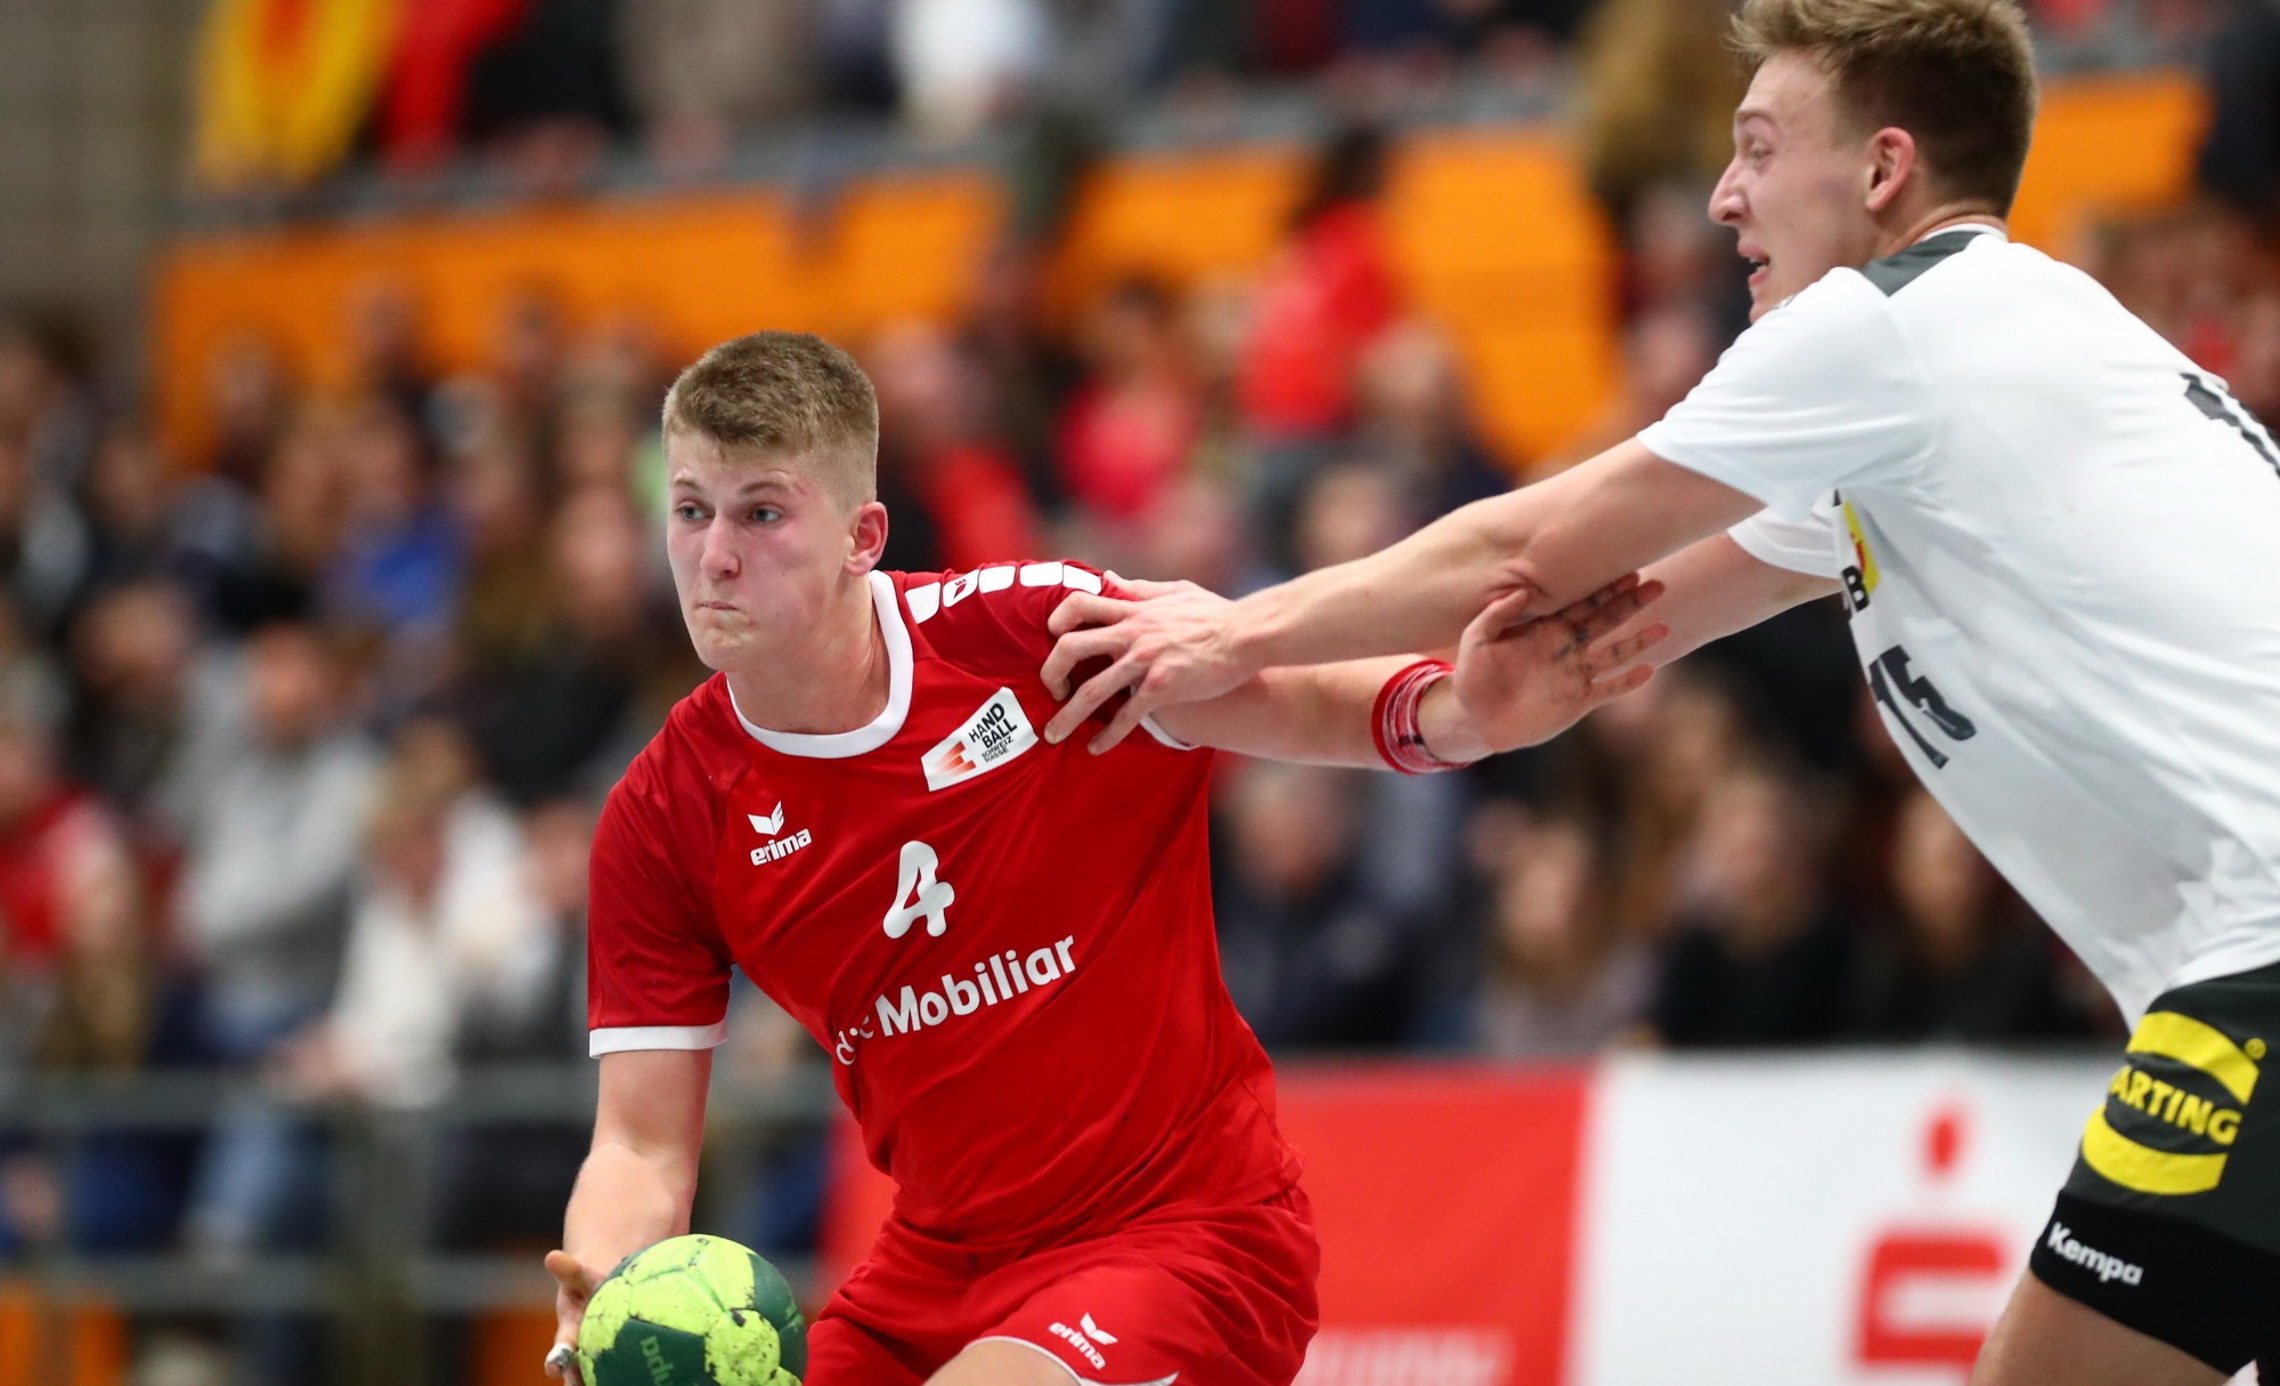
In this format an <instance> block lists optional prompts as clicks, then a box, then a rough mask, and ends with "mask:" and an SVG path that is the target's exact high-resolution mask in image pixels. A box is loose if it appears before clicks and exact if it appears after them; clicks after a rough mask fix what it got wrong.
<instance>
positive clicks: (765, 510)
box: [752, 505, 784, 525]
mask: <svg viewBox="0 0 2280 1386" xmlns="http://www.w3.org/2000/svg"><path fill="white" fill-rule="evenodd" d="M752 518H753V519H755V520H758V521H759V522H760V523H761V524H764V525H770V524H774V523H775V522H776V521H778V520H781V519H782V518H784V512H783V511H781V510H778V509H777V508H776V507H774V506H772V505H763V506H758V507H756V508H754V510H753V511H752Z"/></svg>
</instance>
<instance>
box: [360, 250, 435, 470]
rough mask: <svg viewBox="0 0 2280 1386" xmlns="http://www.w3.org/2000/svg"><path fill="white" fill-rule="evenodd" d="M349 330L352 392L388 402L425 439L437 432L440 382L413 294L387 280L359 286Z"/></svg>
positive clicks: (401, 284) (408, 289)
mask: <svg viewBox="0 0 2280 1386" xmlns="http://www.w3.org/2000/svg"><path fill="white" fill-rule="evenodd" d="M347 327H348V331H347V338H348V346H349V387H350V389H352V390H353V391H355V392H356V393H357V394H360V395H369V396H371V397H373V398H376V399H383V400H386V401H387V402H388V403H390V404H391V405H394V406H395V408H396V411H397V412H398V413H399V414H401V415H403V416H404V417H405V418H407V419H409V420H411V421H412V423H413V425H414V426H415V427H417V428H419V429H420V430H421V431H422V432H423V434H424V433H426V432H427V431H428V430H429V429H430V428H432V426H433V419H432V417H431V415H432V413H433V409H434V394H435V387H436V377H435V372H434V371H433V370H431V369H429V367H428V363H427V353H426V348H425V345H424V344H423V343H422V342H421V340H420V320H419V308H418V304H417V303H416V302H415V301H414V299H413V297H412V291H411V288H410V287H409V286H408V285H406V284H404V283H403V282H401V281H399V280H395V279H387V278H380V279H373V280H370V281H368V282H366V283H364V284H361V285H359V286H358V287H357V289H356V291H355V292H354V293H353V294H351V295H350V299H349V312H348V324H347ZM430 441H431V443H432V439H431V440H430Z"/></svg>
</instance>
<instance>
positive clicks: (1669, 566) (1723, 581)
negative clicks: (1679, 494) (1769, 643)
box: [1642, 534, 1839, 665]
mask: <svg viewBox="0 0 2280 1386" xmlns="http://www.w3.org/2000/svg"><path fill="white" fill-rule="evenodd" d="M1642 576H1644V577H1645V578H1647V579H1649V580H1659V581H1660V582H1662V584H1663V585H1664V587H1665V589H1666V591H1665V595H1664V597H1663V599H1662V600H1661V601H1660V602H1658V603H1657V604H1656V606H1655V609H1654V612H1653V614H1652V615H1651V616H1650V617H1647V618H1645V619H1651V620H1654V621H1659V622H1661V623H1662V624H1664V625H1666V626H1668V627H1669V628H1670V634H1669V635H1668V636H1666V637H1665V638H1664V639H1663V641H1662V643H1661V644H1659V645H1657V646H1656V647H1655V648H1654V651H1653V653H1652V655H1651V656H1650V659H1651V662H1653V663H1655V664H1657V665H1662V664H1668V663H1670V662H1671V661H1673V660H1675V659H1677V658H1679V657H1680V656H1681V655H1684V654H1688V653H1690V652H1692V651H1694V650H1697V649H1700V648H1701V647H1702V646H1704V645H1707V644H1709V643H1710V642H1711V641H1713V640H1720V639H1723V638H1725V637H1726V636H1729V635H1732V634H1733V633H1734V632H1736V631H1740V630H1747V629H1748V628H1749V627H1751V626H1754V625H1756V624H1757V623H1758V622H1760V621H1763V620H1765V619H1766V618H1767V617H1769V616H1774V615H1777V614H1779V613H1780V612H1783V611H1787V610H1788V609H1789V608H1791V607H1793V606H1796V605H1799V604H1800V603H1803V602H1808V601H1812V600H1814V599H1816V598H1820V597H1826V596H1830V595H1832V594H1834V593H1835V592H1837V591H1838V590H1839V589H1838V583H1837V582H1836V580H1835V579H1833V578H1823V577H1816V576H1814V575H1813V574H1810V573H1799V572H1794V571H1792V570H1790V569H1788V568H1779V567H1775V566H1774V565H1773V564H1770V563H1766V562H1763V561H1761V560H1759V559H1757V558H1756V557H1754V556H1752V555H1751V554H1750V553H1749V551H1748V550H1746V549H1744V548H1743V547H1742V546H1741V545H1739V544H1737V543H1735V542H1734V541H1733V540H1732V539H1731V538H1730V537H1728V536H1727V535H1724V534H1714V535H1712V536H1710V537H1709V538H1707V539H1703V540H1699V541H1697V542H1695V543H1693V544H1690V545H1688V546H1687V547H1686V548H1684V549H1681V550H1679V551H1678V552H1677V553H1674V554H1672V555H1671V556H1670V557H1668V558H1666V559H1664V560H1663V561H1662V562H1660V563H1657V564H1654V565H1653V566H1652V567H1649V568H1648V569H1647V570H1646V572H1645V573H1644V574H1642Z"/></svg>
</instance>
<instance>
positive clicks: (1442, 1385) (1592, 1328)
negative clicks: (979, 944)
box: [825, 1051, 2113, 1386]
mask: <svg viewBox="0 0 2280 1386" xmlns="http://www.w3.org/2000/svg"><path fill="white" fill-rule="evenodd" d="M2112 1068H2113V1061H2112V1060H2108V1059H2098V1058H2092V1057H2083V1058H2058V1059H2051V1058H2034V1059H2027V1058H2003V1057H1998V1056H1991V1055H1986V1054H1973V1055H1964V1054H1959V1053H1945V1052H1939V1051H1921V1052H1911V1053H1907V1054H1893V1053H1857V1054H1825V1055H1817V1056H1800V1057H1770V1056H1769V1057H1757V1056H1732V1057H1717V1058H1687V1057H1673V1056H1667V1055H1641V1056H1627V1057H1621V1058H1615V1059H1611V1060H1608V1061H1607V1062H1605V1063H1603V1064H1600V1065H1598V1066H1596V1067H1592V1068H1513V1067H1504V1066H1490V1065H1476V1064H1419V1063H1399V1064H1395V1063H1387V1064H1371V1065H1363V1066H1358V1067H1354V1066H1340V1067H1330V1066H1321V1067H1312V1066H1305V1065H1300V1066H1295V1067H1289V1068H1286V1069H1285V1070H1284V1072H1283V1074H1282V1076H1281V1079H1280V1083H1281V1103H1280V1110H1281V1119H1282V1124H1283V1129H1284V1132H1285V1133H1286V1134H1287V1135H1288V1137H1289V1138H1290V1141H1291V1143H1292V1144H1293V1145H1294V1146H1296V1147H1297V1148H1298V1149H1299V1151H1300V1152H1301V1153H1302V1154H1303V1155H1304V1156H1305V1157H1306V1162H1307V1170H1306V1177H1305V1186H1306V1188H1307V1191H1308V1193H1309V1195H1310V1196H1311V1198H1312V1200H1313V1203H1314V1208H1315V1212H1316V1215H1317V1218H1318V1220H1319V1225H1320V1229H1321V1235H1322V1248H1323V1270H1322V1331H1321V1335H1320V1337H1319V1338H1318V1339H1317V1340H1316V1342H1315V1345H1314V1349H1313V1352H1312V1354H1311V1355H1310V1356H1309V1358H1308V1361H1307V1365H1306V1370H1305V1372H1304V1374H1303V1375H1302V1376H1301V1377H1300V1378H1299V1381H1300V1383H1301V1386H1667V1384H1668V1383H1673V1382H1683V1383H1686V1386H1962V1383H1963V1382H1964V1381H1965V1379H1966V1377H1967V1376H1968V1372H1969V1367H1970V1363H1971V1361H1972V1359H1973V1357H1974V1356H1975V1355H1976V1354H1977V1352H1978V1350H1979V1345H1980V1343H1981V1341H1982V1340H1983V1339H1984V1337H1985V1336H1986V1333H1987V1330H1988V1328H1989V1327H1990V1326H1991V1325H1992V1324H1993V1322H1994V1319H1995V1316H1996V1314H1997V1313H1998V1312H2000V1310H2001V1308H2002V1305H2003V1303H2004V1300H2005V1298H2006V1297H2007V1296H2008V1295H2009V1293H2010V1290H2011V1286H2012V1285H2013V1284H2014V1283H2015V1282H2016V1280H2017V1278H2018V1276H2019V1274H2020V1271H2021V1269H2022V1268H2023V1266H2024V1264H2025V1261H2026V1256H2027V1251H2028V1248H2029V1246H2030V1244H2031V1241H2032V1239H2033V1238H2034V1237H2035V1236H2036V1234H2037V1233H2038V1232H2039V1231H2040V1230H2041V1227H2042V1224H2043V1220H2044V1219H2045V1217H2046V1216H2047V1215H2048V1214H2049V1211H2050V1206H2051V1200H2052V1198H2053V1196H2054V1195H2055V1194H2056V1192H2057V1190H2058V1187H2059V1184H2060V1183H2061V1182H2062V1181H2063V1180H2064V1178H2065V1176H2066V1171H2067V1168H2068V1165H2069V1164H2070V1162H2071V1161H2072V1160H2073V1158H2074V1151H2075V1147H2076V1145H2077V1143H2078V1142H2079V1141H2080V1139H2081V1135H2082V1129H2083V1124H2084V1122H2085V1121H2086V1120H2087V1119H2088V1116H2089V1114H2090V1112H2091V1111H2093V1110H2094V1109H2096V1108H2097V1107H2098V1105H2099V1101H2100V1099H2101V1097H2102V1096H2103V1094H2104V1091H2105V1087H2106V1082H2107V1079H2108V1078H2109V1077H2110V1076H2111V1071H2112ZM848 1134H849V1136H850V1137H851V1133H848ZM840 1152H841V1154H840V1167H841V1169H842V1170H843V1171H848V1172H849V1173H850V1177H848V1178H843V1179H842V1180H841V1181H840V1183H839V1186H838V1192H837V1193H836V1194H835V1202H834V1216H833V1220H832V1232H831V1235H830V1245H829V1246H828V1247H827V1254H826V1271H825V1273H826V1275H827V1276H830V1275H832V1274H833V1271H832V1269H831V1268H832V1267H833V1266H834V1265H836V1266H838V1267H840V1268H841V1269H842V1270H843V1269H844V1267H846V1266H849V1265H852V1264H853V1262H854V1260H855V1259H857V1258H858V1257H859V1256H860V1254H861V1250H862V1248H863V1247H865V1246H867V1245H868V1243H869V1239H870V1236H871V1234H872V1232H873V1230H874V1229H875V1228H876V1227H877V1226H878V1223H879V1220H880V1218H882V1217H883V1216H884V1215H885V1211H886V1207H887V1204H888V1201H889V1199H890V1198H891V1189H890V1188H889V1187H888V1185H887V1183H886V1181H885V1180H884V1179H883V1178H882V1177H880V1176H878V1175H876V1174H875V1173H872V1172H870V1171H868V1170H867V1169H864V1168H863V1167H862V1158H861V1155H860V1152H859V1150H858V1148H857V1146H856V1144H855V1142H854V1141H853V1140H852V1139H851V1138H850V1139H845V1140H843V1141H842V1142H841V1144H840ZM826 1283H835V1281H831V1280H828V1279H827V1281H826Z"/></svg>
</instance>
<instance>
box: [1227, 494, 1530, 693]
mask: <svg viewBox="0 0 2280 1386" xmlns="http://www.w3.org/2000/svg"><path fill="white" fill-rule="evenodd" d="M1526 494H1527V493H1525V492H1514V493H1512V494H1510V495H1507V496H1497V497H1493V498H1491V499H1489V500H1485V501H1476V502H1475V503H1473V504H1472V505H1468V506H1465V507H1464V508H1463V509H1460V510H1456V511H1453V512H1451V513H1450V514H1448V515H1444V516H1443V517H1441V518H1440V519H1439V520H1436V521H1434V522H1433V523H1432V524H1430V525H1427V526H1426V527H1425V528H1423V529H1421V530H1418V531H1417V532H1416V533H1415V534H1412V535H1410V536H1409V537H1408V538H1406V539H1403V540H1401V541H1400V542H1399V543H1396V544H1393V545H1391V546H1389V547H1387V548H1384V549H1381V550H1379V551H1378V552H1376V553H1374V554H1371V555H1369V556H1368V557H1366V558H1359V559H1355V560H1353V561H1352V562H1348V563H1340V564H1337V565H1335V566H1333V567H1329V568H1320V569H1317V570H1315V571H1314V572H1311V573H1308V574H1306V575H1304V576H1302V577H1298V578H1294V579H1292V580H1291V581H1289V582H1286V583H1282V584H1280V585H1279V586H1275V587H1270V588H1267V589H1265V590H1263V591H1259V592H1255V593H1253V594H1251V595H1250V596H1248V597H1245V598H1243V599H1242V600H1241V601H1238V602H1236V603H1235V604H1234V606H1233V607H1232V609H1230V611H1229V613H1228V620H1229V633H1230V637H1231V641H1232V643H1233V645H1234V646H1235V648H1236V650H1237V651H1238V653H1239V656H1240V658H1241V659H1242V661H1243V663H1244V664H1245V666H1247V667H1249V668H1252V669H1267V668H1272V667H1274V666H1277V665H1288V664H1324V663H1328V662H1332V661H1338V660H1352V659H1362V658H1370V657H1374V656H1380V655H1389V654H1394V653H1397V652H1399V651H1402V650H1416V649H1444V648H1447V647H1449V646H1452V645H1454V644H1455V643H1456V641H1457V637H1458V635H1460V634H1461V633H1463V631H1464V628H1465V623H1466V622H1467V621H1470V620H1471V619H1472V618H1473V617H1474V616H1475V615H1476V614H1478V613H1479V611H1480V609H1481V608H1482V607H1484V606H1486V605H1487V604H1488V603H1489V602H1491V601H1493V600H1495V598H1496V597H1498V596H1499V595H1501V594H1503V593H1505V592H1509V591H1511V590H1512V588H1513V584H1514V583H1515V582H1516V581H1518V580H1520V575H1519V574H1517V573H1515V572H1514V571H1513V568H1512V565H1511V564H1510V563H1509V562H1508V561H1507V560H1508V558H1509V555H1506V554H1502V553H1500V552H1498V550H1497V546H1496V544H1495V536H1496V535H1497V534H1499V533H1501V532H1503V531H1505V530H1508V529H1509V528H1511V525H1510V524H1509V522H1505V521H1500V520H1499V519H1498V517H1497V515H1496V513H1495V512H1496V509H1497V508H1499V507H1506V506H1514V505H1519V504H1521V498H1522V497H1523V496H1525V495H1526Z"/></svg>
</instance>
